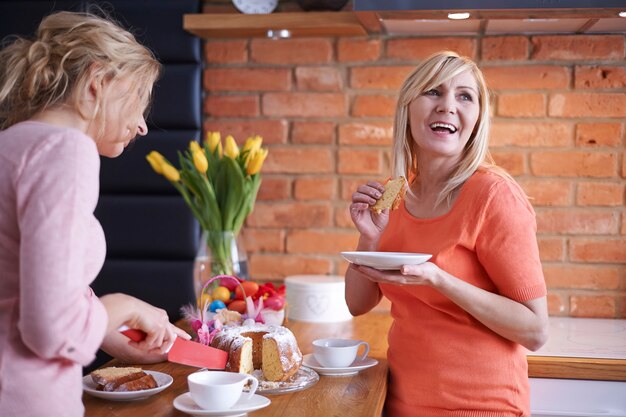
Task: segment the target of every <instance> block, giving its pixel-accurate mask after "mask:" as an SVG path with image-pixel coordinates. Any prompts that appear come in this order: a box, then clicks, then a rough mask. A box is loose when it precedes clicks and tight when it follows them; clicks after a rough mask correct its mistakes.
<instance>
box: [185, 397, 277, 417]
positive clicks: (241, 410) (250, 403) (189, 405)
mask: <svg viewBox="0 0 626 417" xmlns="http://www.w3.org/2000/svg"><path fill="white" fill-rule="evenodd" d="M270 403H271V401H270V399H269V398H265V397H263V396H262V395H257V394H254V395H253V396H252V398H250V399H248V398H246V396H245V395H242V396H241V398H239V401H237V402H236V403H235V405H233V406H232V407H231V408H229V409H228V410H222V411H214V410H205V409H204V408H200V406H199V405H198V404H196V402H195V401H194V400H193V398H191V394H190V393H189V392H186V393H184V394H181V395H179V396H178V397H176V398H175V399H174V408H175V409H177V410H178V411H182V412H183V413H186V414H191V415H192V416H198V417H200V416H211V417H236V416H245V415H246V413H250V412H252V411H255V410H259V409H261V408H265V407H267V406H268V405H270Z"/></svg>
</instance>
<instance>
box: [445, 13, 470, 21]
mask: <svg viewBox="0 0 626 417" xmlns="http://www.w3.org/2000/svg"><path fill="white" fill-rule="evenodd" d="M468 17H470V14H469V13H467V12H463V13H448V19H452V20H463V19H467V18H468Z"/></svg>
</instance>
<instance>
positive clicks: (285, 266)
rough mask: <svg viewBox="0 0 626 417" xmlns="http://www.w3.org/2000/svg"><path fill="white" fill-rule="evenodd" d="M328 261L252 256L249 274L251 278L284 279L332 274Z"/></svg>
mask: <svg viewBox="0 0 626 417" xmlns="http://www.w3.org/2000/svg"><path fill="white" fill-rule="evenodd" d="M332 266H333V263H332V261H331V260H330V259H324V258H318V257H314V256H297V255H256V254H255V255H252V256H250V273H251V276H253V277H264V278H268V279H284V278H285V277H288V276H290V275H301V274H314V275H326V274H330V273H332V272H333V271H332Z"/></svg>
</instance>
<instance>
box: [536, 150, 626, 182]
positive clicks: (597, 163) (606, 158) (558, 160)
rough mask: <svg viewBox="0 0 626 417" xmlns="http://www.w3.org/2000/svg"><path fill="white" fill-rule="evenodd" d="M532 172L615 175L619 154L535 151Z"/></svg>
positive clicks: (585, 175)
mask: <svg viewBox="0 0 626 417" xmlns="http://www.w3.org/2000/svg"><path fill="white" fill-rule="evenodd" d="M530 167H531V172H532V173H533V174H534V175H537V176H540V177H542V176H556V177H597V178H599V177H614V176H615V175H616V174H617V155H616V154H614V153H607V152H594V153H592V152H565V151H560V152H533V153H532V154H531V155H530Z"/></svg>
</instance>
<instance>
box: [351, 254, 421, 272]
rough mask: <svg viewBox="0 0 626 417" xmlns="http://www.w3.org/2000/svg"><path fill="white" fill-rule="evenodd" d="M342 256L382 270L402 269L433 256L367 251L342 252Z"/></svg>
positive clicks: (359, 263) (352, 261)
mask: <svg viewBox="0 0 626 417" xmlns="http://www.w3.org/2000/svg"><path fill="white" fill-rule="evenodd" d="M341 256H343V257H344V258H345V259H346V260H347V261H348V262H350V263H353V264H356V265H364V266H369V267H371V268H376V269H381V270H395V269H400V268H401V267H402V265H419V264H423V263H424V262H426V261H427V260H429V259H430V258H432V255H430V254H428V253H407V252H365V251H357V252H341Z"/></svg>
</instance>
